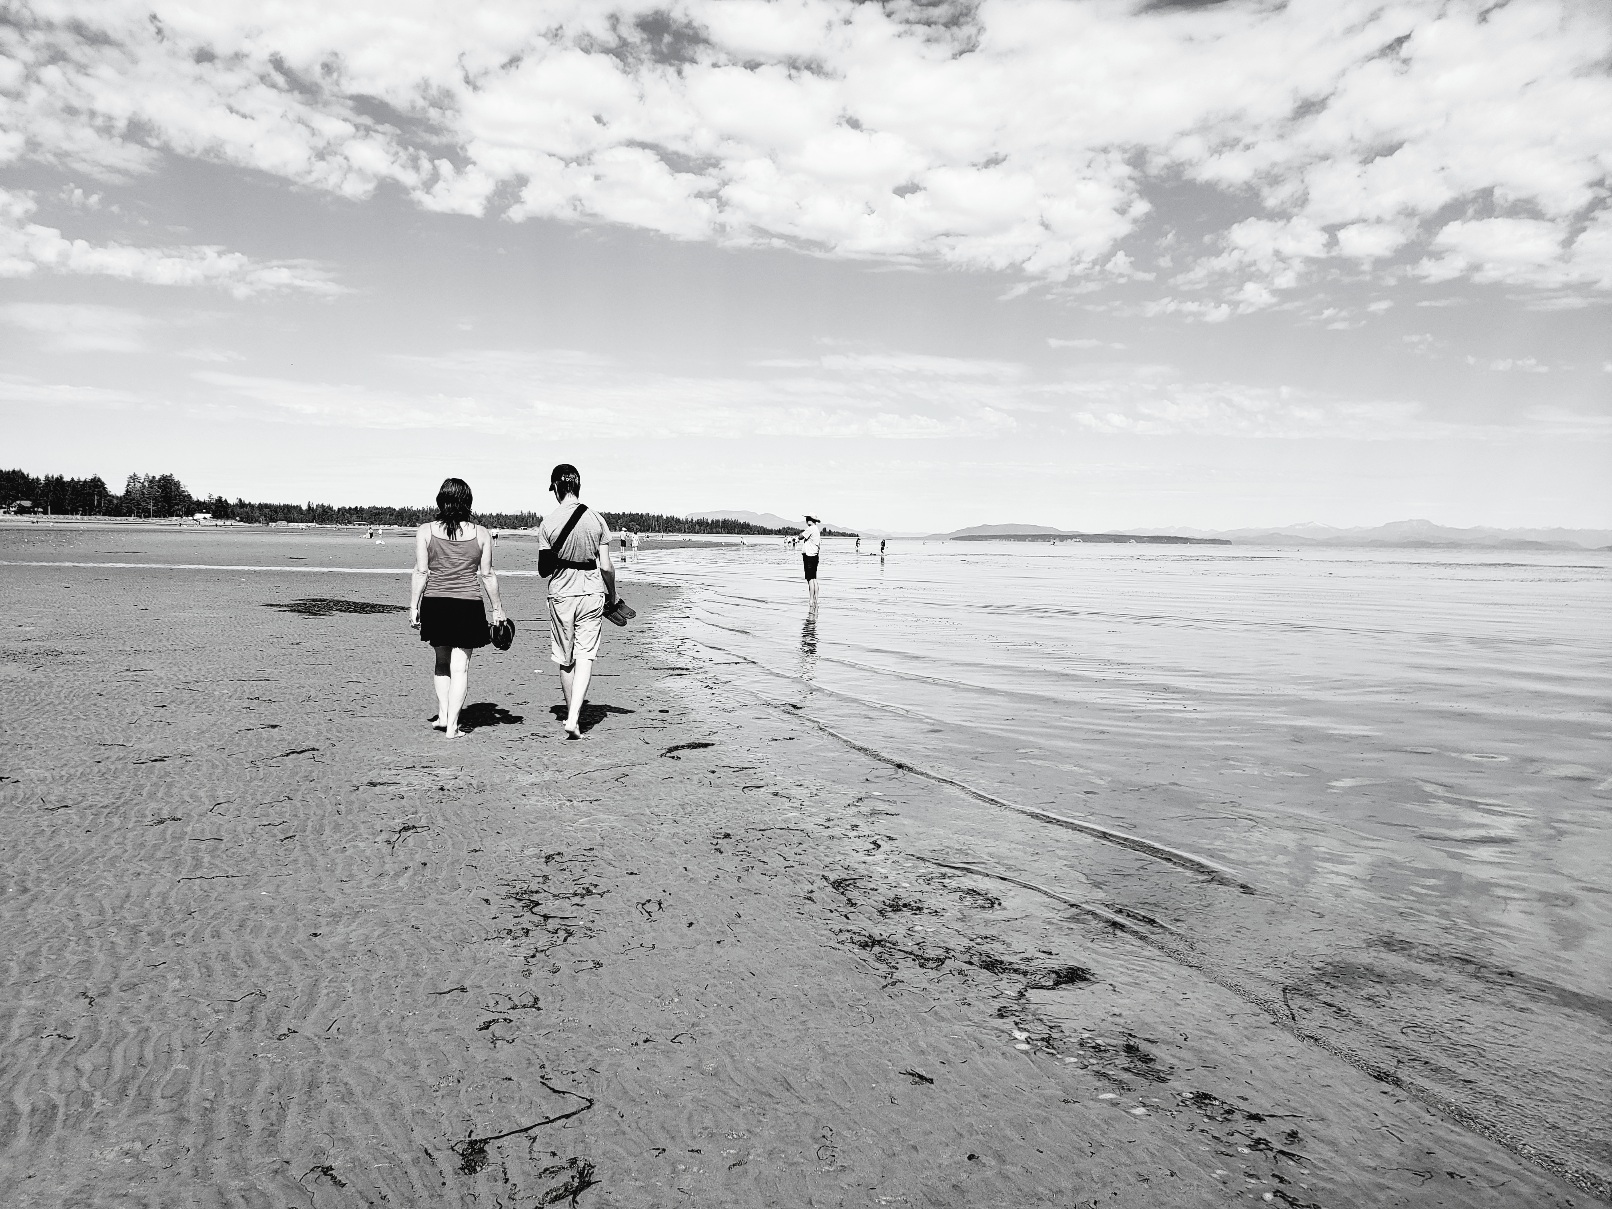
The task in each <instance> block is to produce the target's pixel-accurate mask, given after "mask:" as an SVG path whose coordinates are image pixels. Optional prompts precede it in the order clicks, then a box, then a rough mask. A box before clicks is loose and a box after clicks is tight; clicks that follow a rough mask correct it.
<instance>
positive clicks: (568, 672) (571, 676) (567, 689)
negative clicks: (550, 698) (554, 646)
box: [560, 663, 577, 717]
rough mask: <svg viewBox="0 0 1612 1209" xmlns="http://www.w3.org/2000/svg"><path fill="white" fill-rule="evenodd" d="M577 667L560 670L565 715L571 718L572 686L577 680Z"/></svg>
mask: <svg viewBox="0 0 1612 1209" xmlns="http://www.w3.org/2000/svg"><path fill="white" fill-rule="evenodd" d="M576 674H577V665H576V664H574V663H573V664H572V665H571V666H570V667H562V668H561V669H560V691H561V692H562V693H564V694H565V714H566V717H570V716H571V684H572V682H573V681H574V680H575V679H576Z"/></svg>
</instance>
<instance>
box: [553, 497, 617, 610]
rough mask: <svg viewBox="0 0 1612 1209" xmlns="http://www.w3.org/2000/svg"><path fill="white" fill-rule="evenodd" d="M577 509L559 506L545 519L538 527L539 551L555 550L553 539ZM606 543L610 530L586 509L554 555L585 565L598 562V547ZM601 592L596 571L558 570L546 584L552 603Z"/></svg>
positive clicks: (576, 506)
mask: <svg viewBox="0 0 1612 1209" xmlns="http://www.w3.org/2000/svg"><path fill="white" fill-rule="evenodd" d="M580 506H581V505H579V504H561V505H560V506H559V507H558V508H556V509H555V510H554V511H553V512H551V513H549V515H548V516H547V517H545V518H544V520H543V523H542V524H541V525H539V526H538V527H537V548H538V549H539V550H552V549H554V538H555V537H556V535H558V534H559V532H560V530H561V529H563V528H565V522H566V521H568V520H570V519H571V513H572V512H574V511H576V509H577V508H578V507H580ZM609 540H610V527H609V526H608V525H606V524H605V523H604V517H602V516H600V515H599V514H598V513H597V512H595V511H594V510H593V509H592V508H589V509H588V510H587V511H586V512H584V513H583V514H582V519H581V520H579V521H578V522H577V523H576V527H575V528H574V529H572V530H571V532H570V534H569V535H567V537H566V539H565V545H563V546H561V547H560V548H559V549H558V550H555V553H556V554H557V555H558V556H559V557H561V558H563V559H566V560H567V561H569V562H577V563H585V562H588V561H589V560H590V559H596V558H598V556H599V547H600V546H602V545H604V544H605V543H606V542H607V541H609ZM604 590H605V587H604V575H603V573H601V572H599V571H597V570H594V571H579V570H577V569H576V568H574V567H561V568H560V569H559V570H558V571H556V572H555V573H554V577H553V578H552V579H550V580H549V595H550V596H551V597H553V598H554V599H555V600H563V599H564V598H566V597H567V596H592V595H594V594H595V593H598V594H599V595H603V594H604Z"/></svg>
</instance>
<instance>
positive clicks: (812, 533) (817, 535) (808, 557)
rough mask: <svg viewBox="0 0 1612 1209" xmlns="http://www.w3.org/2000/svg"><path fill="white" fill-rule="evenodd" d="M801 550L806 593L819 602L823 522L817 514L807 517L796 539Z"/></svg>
mask: <svg viewBox="0 0 1612 1209" xmlns="http://www.w3.org/2000/svg"><path fill="white" fill-rule="evenodd" d="M795 542H796V544H797V546H798V548H799V550H800V558H801V566H802V570H804V571H805V574H806V593H807V595H808V596H809V597H810V598H811V602H812V604H814V605H815V604H816V603H817V559H818V556H819V555H820V554H821V553H822V549H823V522H822V521H820V520H818V519H817V518H816V517H815V516H808V517H807V518H806V527H805V528H804V529H802V530H801V531H800V536H799V537H797V538H796V539H795Z"/></svg>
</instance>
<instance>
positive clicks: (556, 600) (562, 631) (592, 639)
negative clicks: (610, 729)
mask: <svg viewBox="0 0 1612 1209" xmlns="http://www.w3.org/2000/svg"><path fill="white" fill-rule="evenodd" d="M549 490H550V491H552V492H553V493H554V498H555V499H556V500H557V501H558V502H559V507H558V508H556V509H555V510H554V511H553V512H551V513H549V515H548V516H547V517H545V518H544V520H543V523H542V524H541V525H539V526H538V528H537V548H538V551H539V553H538V561H539V563H540V564H541V563H542V562H544V561H545V560H544V559H543V556H542V551H544V550H553V551H554V573H553V574H552V575H550V576H549V592H548V598H549V637H550V640H551V645H552V652H551V654H550V656H549V658H551V659H552V660H553V661H554V662H555V663H556V664H558V665H559V668H560V687H561V689H562V690H564V692H565V737H566V738H567V739H580V738H581V737H582V725H581V719H582V705H583V702H584V701H586V700H587V696H588V681H589V680H590V679H592V677H593V661H594V660H595V659H597V658H598V657H599V637H600V631H601V630H602V629H603V625H602V624H601V623H602V622H603V620H604V615H605V613H606V611H607V609H608V606H609V605H610V604H613V603H614V602H615V599H616V567H615V564H614V563H613V562H612V561H611V559H610V527H609V526H608V525H606V524H605V522H604V518H603V517H602V516H600V515H599V514H598V513H597V512H594V511H593V510H592V509H591V508H589V507H588V506H587V505H586V504H584V503H583V502H582V501H581V500H579V499H578V498H577V496H578V495H579V494H580V493H581V491H582V475H581V474H580V473H578V471H577V468H576V467H575V466H572V465H570V464H569V463H567V462H562V463H560V464H559V465H558V466H556V467H555V468H554V470H553V472H552V473H551V474H550V475H549Z"/></svg>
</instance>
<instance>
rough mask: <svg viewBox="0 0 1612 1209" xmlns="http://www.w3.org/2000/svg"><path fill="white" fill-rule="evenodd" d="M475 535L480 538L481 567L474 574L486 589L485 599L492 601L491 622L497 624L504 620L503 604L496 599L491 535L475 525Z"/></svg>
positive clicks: (496, 590)
mask: <svg viewBox="0 0 1612 1209" xmlns="http://www.w3.org/2000/svg"><path fill="white" fill-rule="evenodd" d="M476 536H477V537H479V538H480V539H481V569H480V570H478V571H477V572H476V574H477V575H479V576H480V577H481V586H482V587H483V588H484V589H486V592H487V599H488V600H490V601H491V602H492V606H493V624H494V625H497V624H498V623H499V622H500V621H502V620H504V605H503V602H502V601H500V600H499V599H498V576H496V575H494V574H493V535H492V534H491V533H488V532H487V530H486V529H484V528H482V526H480V525H477V526H476Z"/></svg>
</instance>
